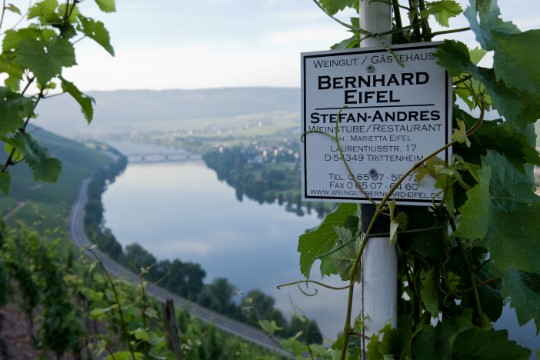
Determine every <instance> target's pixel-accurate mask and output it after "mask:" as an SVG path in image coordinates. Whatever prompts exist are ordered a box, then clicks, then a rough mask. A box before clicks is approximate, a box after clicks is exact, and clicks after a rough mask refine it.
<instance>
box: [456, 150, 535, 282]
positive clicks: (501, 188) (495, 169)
mask: <svg viewBox="0 0 540 360" xmlns="http://www.w3.org/2000/svg"><path fill="white" fill-rule="evenodd" d="M477 176H478V181H479V183H478V185H476V186H475V187H474V188H473V189H471V190H470V191H468V192H467V197H468V199H467V201H466V203H465V204H464V205H463V206H462V207H461V208H460V210H461V217H460V224H459V226H458V235H459V236H463V237H465V238H470V239H478V238H481V239H483V243H484V245H485V246H486V247H487V248H488V250H489V252H490V256H491V259H492V261H493V263H494V266H495V267H496V269H497V271H499V272H504V271H507V270H508V269H511V268H515V269H518V270H522V271H527V272H530V273H536V272H540V262H539V261H538V259H540V236H538V234H540V198H539V197H538V196H537V195H535V194H534V190H535V187H536V186H535V183H534V180H533V179H532V176H529V177H528V176H526V175H525V174H523V173H522V172H520V171H519V170H518V169H516V168H515V167H514V166H513V165H512V164H511V163H510V161H509V160H508V159H507V158H505V157H504V156H502V155H500V154H498V153H496V152H494V151H492V150H490V151H488V153H487V156H485V157H483V158H482V169H481V170H479V171H478V172H477Z"/></svg>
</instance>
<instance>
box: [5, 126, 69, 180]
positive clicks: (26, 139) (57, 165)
mask: <svg viewBox="0 0 540 360" xmlns="http://www.w3.org/2000/svg"><path fill="white" fill-rule="evenodd" d="M13 141H14V146H15V147H16V148H17V150H18V151H20V152H21V154H23V156H24V160H25V161H26V163H27V164H28V165H29V166H30V168H31V170H32V174H33V175H34V180H36V181H37V180H42V181H46V182H55V181H56V180H57V179H58V176H59V175H60V171H61V169H62V163H61V162H60V160H58V159H56V158H53V157H51V156H49V151H48V150H47V149H46V148H44V147H42V146H41V145H40V144H39V143H38V142H37V141H36V140H34V139H33V138H32V137H31V136H30V134H28V133H17V134H16V135H15V137H14V138H13Z"/></svg>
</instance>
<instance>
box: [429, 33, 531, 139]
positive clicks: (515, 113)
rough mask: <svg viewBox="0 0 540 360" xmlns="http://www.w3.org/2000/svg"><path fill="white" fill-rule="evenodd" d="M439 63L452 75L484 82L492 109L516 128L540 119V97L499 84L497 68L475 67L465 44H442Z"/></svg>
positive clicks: (502, 83) (453, 42)
mask: <svg viewBox="0 0 540 360" xmlns="http://www.w3.org/2000/svg"><path fill="white" fill-rule="evenodd" d="M436 56H437V59H438V61H437V63H438V64H439V65H441V66H443V67H444V68H446V70H447V71H448V73H449V74H450V75H451V76H458V75H460V74H463V73H469V74H471V75H472V76H474V77H475V78H476V79H478V80H479V81H480V82H482V83H483V84H484V86H485V89H486V91H487V93H488V95H489V96H490V98H491V100H492V106H493V107H494V108H495V109H497V111H498V112H499V113H500V114H501V115H502V116H504V117H505V118H506V120H507V121H508V122H509V123H510V124H512V125H514V126H515V127H519V128H524V127H526V126H527V125H528V124H530V123H534V122H535V121H536V120H537V119H538V118H540V95H538V94H539V93H534V92H533V93H528V92H525V91H520V90H516V89H510V88H509V87H508V86H507V85H506V84H505V83H504V82H501V81H497V79H496V76H495V72H494V71H493V69H484V68H480V67H477V66H476V65H474V64H473V62H472V61H471V58H470V53H469V50H468V49H467V46H466V45H465V44H463V43H461V42H458V41H453V40H446V41H445V42H444V43H443V44H441V45H439V48H438V51H437V53H436Z"/></svg>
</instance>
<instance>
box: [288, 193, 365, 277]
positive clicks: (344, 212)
mask: <svg viewBox="0 0 540 360" xmlns="http://www.w3.org/2000/svg"><path fill="white" fill-rule="evenodd" d="M357 212H358V206H357V205H356V204H349V203H342V204H339V206H338V207H337V208H336V209H335V210H334V211H333V212H332V213H330V214H328V216H326V218H325V219H324V220H323V222H322V223H321V224H320V225H319V226H318V227H316V228H313V229H311V230H308V231H307V232H306V233H304V234H302V235H300V238H299V241H298V252H299V253H300V271H301V272H302V274H303V275H304V276H305V277H307V278H309V274H310V272H311V267H312V266H313V263H314V262H315V260H316V259H317V258H319V257H320V256H322V255H324V254H327V253H328V252H330V251H331V250H332V249H333V248H334V246H335V244H336V241H337V240H338V235H337V234H336V231H335V228H334V227H335V226H343V224H344V222H345V220H346V219H347V217H349V216H357V215H358V214H357ZM321 272H322V274H323V275H329V274H328V273H326V274H325V273H324V272H323V267H322V264H321Z"/></svg>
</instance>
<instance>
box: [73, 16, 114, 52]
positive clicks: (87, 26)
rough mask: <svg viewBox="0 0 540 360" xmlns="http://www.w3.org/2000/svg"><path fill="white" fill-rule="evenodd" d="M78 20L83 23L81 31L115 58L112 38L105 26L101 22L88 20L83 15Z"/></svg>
mask: <svg viewBox="0 0 540 360" xmlns="http://www.w3.org/2000/svg"><path fill="white" fill-rule="evenodd" d="M78 18H79V21H80V23H81V31H82V32H83V33H84V34H85V35H86V36H88V37H89V38H91V39H93V40H94V41H95V42H97V43H98V44H99V45H101V46H102V47H103V48H104V49H105V50H107V52H108V53H109V54H111V55H112V56H114V49H113V47H112V45H111V37H110V35H109V31H108V30H107V29H106V28H105V25H104V24H103V23H102V22H101V21H98V20H94V19H91V18H87V17H84V16H82V15H79V16H78Z"/></svg>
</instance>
